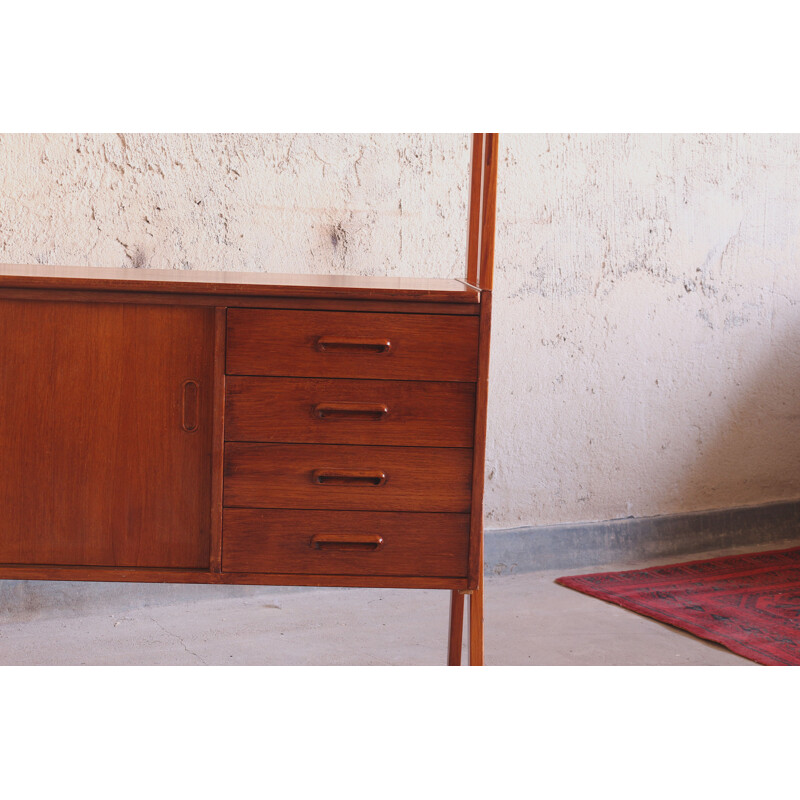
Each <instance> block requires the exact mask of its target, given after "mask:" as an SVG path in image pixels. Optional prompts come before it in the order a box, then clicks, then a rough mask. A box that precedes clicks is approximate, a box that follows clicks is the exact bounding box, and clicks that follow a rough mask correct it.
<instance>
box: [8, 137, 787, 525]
mask: <svg viewBox="0 0 800 800" xmlns="http://www.w3.org/2000/svg"><path fill="white" fill-rule="evenodd" d="M468 158H469V152H468V140H467V137H465V136H457V135H412V136H400V135H366V134H364V135H351V134H347V135H238V134H236V135H233V134H231V135H178V134H174V135H162V134H151V135H132V134H130V135H129V134H126V135H124V136H122V135H80V136H70V135H52V136H44V135H35V136H26V135H3V136H0V170H1V171H0V261H3V262H10V263H44V264H75V265H91V266H114V267H119V266H126V267H131V268H146V267H158V268H175V269H204V268H206V269H226V270H265V271H274V272H333V273H344V272H347V273H352V274H388V275H419V276H439V277H452V276H460V275H462V274H463V266H462V265H463V263H464V258H465V219H466V199H467V173H468V169H467V165H468ZM496 262H497V266H496V270H497V274H496V280H495V322H494V341H493V355H492V358H493V363H492V372H491V398H490V415H489V420H490V421H489V442H488V453H487V456H488V482H487V526H488V527H490V528H503V527H513V526H517V525H537V524H555V523H560V522H580V521H593V520H605V519H613V518H617V517H624V516H629V515H633V516H651V515H657V514H667V513H674V512H681V511H692V510H700V509H709V508H724V507H729V506H739V505H749V504H757V503H763V502H769V501H773V500H785V499H795V498H798V497H800V435H799V434H800V401H799V400H798V397H800V392H798V383H799V382H800V339H799V338H798V336H799V335H800V307H799V306H798V301H800V281H798V278H797V274H798V265H799V264H800V137H798V136H793V135H724V134H720V135H699V134H691V135H680V134H670V135H656V134H652V135H619V134H602V135H601V134H585V135H566V134H564V135H545V134H536V135H533V134H519V135H505V136H503V137H501V152H500V173H499V188H498V236H497V257H496Z"/></svg>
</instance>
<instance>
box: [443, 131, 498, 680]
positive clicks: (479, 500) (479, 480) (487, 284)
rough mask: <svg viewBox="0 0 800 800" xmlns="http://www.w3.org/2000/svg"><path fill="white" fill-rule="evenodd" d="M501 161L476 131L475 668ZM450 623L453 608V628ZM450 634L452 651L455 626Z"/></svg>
mask: <svg viewBox="0 0 800 800" xmlns="http://www.w3.org/2000/svg"><path fill="white" fill-rule="evenodd" d="M497 161H498V135H497V134H496V133H476V134H473V138H472V176H471V185H470V212H469V236H468V249H467V283H469V284H470V285H472V286H475V287H476V288H478V289H480V302H481V309H480V331H479V342H478V348H479V350H478V385H477V392H476V398H475V436H474V439H473V470H472V507H471V521H470V548H469V588H470V590H471V591H470V593H469V598H470V599H469V661H470V664H471V665H473V666H479V665H482V664H483V490H484V469H485V453H486V417H487V398H488V388H489V341H490V334H491V316H492V285H493V282H494V241H495V217H496V207H497V203H496V196H497ZM462 615H463V610H462ZM452 622H453V613H452V608H451V626H452ZM450 634H451V653H452V641H453V631H452V627H451V632H450Z"/></svg>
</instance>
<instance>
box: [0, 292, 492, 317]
mask: <svg viewBox="0 0 800 800" xmlns="http://www.w3.org/2000/svg"><path fill="white" fill-rule="evenodd" d="M469 291H471V292H472V293H473V294H472V301H471V302H469V303H443V302H439V301H428V302H425V301H424V300H419V301H415V300H414V299H405V300H404V299H402V298H401V299H399V300H398V299H394V300H347V299H334V298H328V299H326V298H323V297H306V298H303V297H272V296H270V295H252V296H251V295H244V296H243V295H229V294H222V293H218V294H175V293H169V292H131V291H128V292H122V291H111V290H105V289H86V288H82V289H59V288H48V289H16V288H10V287H6V286H2V285H0V299H7V300H66V301H68V302H79V301H86V302H90V303H136V304H142V303H145V304H149V305H169V306H181V305H184V306H187V305H188V306H193V307H196V306H213V307H214V308H219V307H226V308H229V307H234V306H235V307H238V308H297V309H302V310H312V309H316V310H320V311H375V312H386V313H390V314H447V315H457V316H478V314H479V312H480V309H479V307H478V302H479V293H478V292H477V291H475V290H473V289H470V290H469Z"/></svg>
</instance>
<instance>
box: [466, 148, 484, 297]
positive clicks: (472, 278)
mask: <svg viewBox="0 0 800 800" xmlns="http://www.w3.org/2000/svg"><path fill="white" fill-rule="evenodd" d="M484 136H485V135H484V134H482V133H473V134H472V166H471V172H470V184H469V223H468V227H467V283H468V284H469V285H470V286H476V287H477V285H478V263H479V261H480V256H481V227H482V220H483V215H482V205H483V160H484V152H483V145H484Z"/></svg>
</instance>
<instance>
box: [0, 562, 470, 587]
mask: <svg viewBox="0 0 800 800" xmlns="http://www.w3.org/2000/svg"><path fill="white" fill-rule="evenodd" d="M0 580H27V581H114V582H116V581H123V582H125V583H198V584H215V585H246V586H351V587H359V586H361V587H365V588H387V589H388V588H395V589H462V590H463V589H465V588H466V586H467V579H466V578H437V577H430V578H424V577H419V576H416V577H405V576H402V575H304V574H301V573H278V572H273V573H264V572H210V571H209V570H200V569H192V570H189V569H136V568H129V567H63V566H41V565H36V566H28V565H22V566H20V565H3V564H0Z"/></svg>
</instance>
